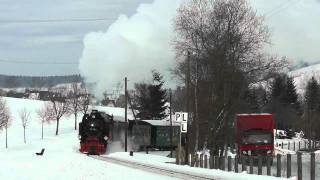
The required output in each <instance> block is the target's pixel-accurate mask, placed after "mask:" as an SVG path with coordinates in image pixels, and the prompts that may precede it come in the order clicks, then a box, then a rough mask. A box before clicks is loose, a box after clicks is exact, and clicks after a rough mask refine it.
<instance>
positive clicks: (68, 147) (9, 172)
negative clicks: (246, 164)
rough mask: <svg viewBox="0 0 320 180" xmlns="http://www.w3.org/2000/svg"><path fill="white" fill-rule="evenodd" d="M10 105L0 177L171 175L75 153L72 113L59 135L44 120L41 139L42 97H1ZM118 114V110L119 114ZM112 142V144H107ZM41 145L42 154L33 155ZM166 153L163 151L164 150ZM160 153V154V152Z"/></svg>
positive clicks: (137, 157)
mask: <svg viewBox="0 0 320 180" xmlns="http://www.w3.org/2000/svg"><path fill="white" fill-rule="evenodd" d="M4 99H5V100H6V101H7V104H8V105H9V107H10V110H11V114H12V117H13V118H12V119H13V120H12V125H11V126H10V127H9V129H8V146H9V147H8V149H6V148H5V131H4V130H2V131H0V179H17V180H21V179H22V180H25V179H30V180H31V179H32V180H33V179H139V180H141V179H153V180H157V179H174V178H172V177H167V176H162V175H159V174H154V173H150V172H145V171H142V170H137V169H133V168H129V167H125V166H120V165H116V164H112V163H107V162H104V161H100V160H97V159H94V158H91V157H89V156H86V155H84V154H81V153H79V151H78V148H79V141H78V138H77V135H78V133H77V131H75V130H74V119H73V116H70V117H67V118H62V119H61V121H60V128H59V135H58V136H55V135H54V134H55V126H56V124H55V122H53V123H51V124H45V127H44V139H43V140H42V139H41V123H40V121H39V118H37V115H36V111H37V110H38V109H39V108H40V107H41V106H42V105H43V104H44V102H42V101H37V100H27V99H16V98H4ZM23 108H27V109H28V110H29V111H30V112H31V121H30V124H29V125H28V127H27V130H26V137H27V143H26V144H25V143H24V142H23V128H22V125H21V121H20V119H19V111H21V109H23ZM119 111H121V110H120V109H112V108H108V112H109V113H114V114H117V113H119ZM119 115H120V114H119ZM111 146H112V145H111ZM42 148H45V152H44V155H43V156H36V155H35V152H39V151H40V150H41V149H42ZM116 151H117V148H115V147H110V149H109V153H111V154H109V155H108V156H111V157H117V158H124V159H131V160H133V161H139V162H144V163H149V164H153V165H156V166H160V167H166V168H170V169H174V170H177V171H183V172H190V173H198V174H207V175H213V176H215V177H216V178H217V179H257V178H259V179H277V178H275V177H267V176H256V175H248V174H246V173H239V174H236V173H229V172H226V171H220V170H210V169H200V168H191V167H187V166H178V165H174V164H172V163H167V162H174V159H170V158H166V157H163V156H159V155H150V154H149V155H146V154H143V153H135V154H134V157H130V156H128V153H120V152H116ZM164 154H167V152H164ZM164 154H162V155H164Z"/></svg>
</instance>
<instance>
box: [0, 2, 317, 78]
mask: <svg viewBox="0 0 320 180" xmlns="http://www.w3.org/2000/svg"><path fill="white" fill-rule="evenodd" d="M151 1H152V0H77V1H74V0H54V1H52V0H51V1H43V0H19V1H18V0H0V74H15V75H62V74H74V73H79V70H78V64H77V63H78V61H79V58H80V57H81V54H82V50H83V37H84V36H85V35H86V34H87V33H89V32H93V31H106V30H107V28H108V26H109V25H110V24H112V22H114V21H115V20H116V19H117V17H118V16H119V15H120V14H126V15H131V14H133V13H134V12H135V10H136V8H137V6H138V5H139V4H140V3H142V2H151ZM250 2H251V4H252V5H253V6H254V8H256V9H257V11H258V13H260V14H266V23H267V24H268V25H269V26H270V28H271V31H272V42H273V46H272V48H269V49H268V51H271V52H273V53H276V54H278V55H279V56H287V57H288V58H289V59H292V60H294V61H296V60H305V61H319V60H320V53H319V47H320V46H319V45H320V34H319V32H320V2H319V1H318V0H268V1H267V0H250ZM168 6H170V4H168ZM88 18H89V19H91V18H108V20H104V21H91V22H88V21H82V22H48V23H9V22H6V20H14V19H16V20H24V19H88ZM7 61H10V62H15V63H9V62H7ZM21 62H33V63H25V64H24V63H21ZM35 62H39V63H48V62H49V63H54V62H55V63H58V64H37V63H35ZM59 63H65V64H59Z"/></svg>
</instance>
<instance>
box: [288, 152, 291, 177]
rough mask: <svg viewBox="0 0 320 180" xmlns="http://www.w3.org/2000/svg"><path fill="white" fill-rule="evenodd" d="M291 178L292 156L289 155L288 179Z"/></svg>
mask: <svg viewBox="0 0 320 180" xmlns="http://www.w3.org/2000/svg"><path fill="white" fill-rule="evenodd" d="M289 177H291V154H287V178H289Z"/></svg>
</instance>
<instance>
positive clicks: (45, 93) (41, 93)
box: [39, 91, 49, 101]
mask: <svg viewBox="0 0 320 180" xmlns="http://www.w3.org/2000/svg"><path fill="white" fill-rule="evenodd" d="M39 99H40V100H42V101H48V100H49V91H39Z"/></svg>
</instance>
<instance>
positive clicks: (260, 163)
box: [258, 156, 262, 175]
mask: <svg viewBox="0 0 320 180" xmlns="http://www.w3.org/2000/svg"><path fill="white" fill-rule="evenodd" d="M258 175H262V157H261V156H258Z"/></svg>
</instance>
